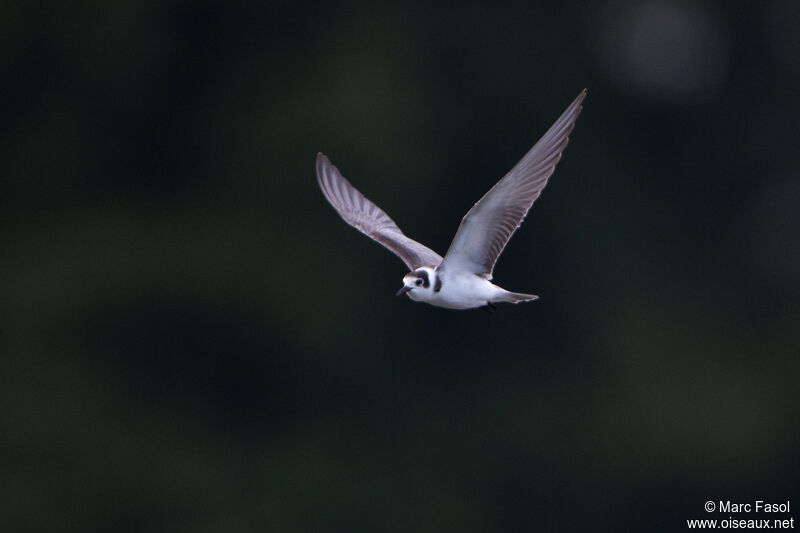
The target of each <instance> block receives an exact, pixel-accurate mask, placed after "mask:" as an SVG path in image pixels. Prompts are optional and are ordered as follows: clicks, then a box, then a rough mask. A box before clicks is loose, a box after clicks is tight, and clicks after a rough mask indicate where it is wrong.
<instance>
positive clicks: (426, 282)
mask: <svg viewBox="0 0 800 533" xmlns="http://www.w3.org/2000/svg"><path fill="white" fill-rule="evenodd" d="M414 275H415V276H416V277H417V278H419V279H421V280H422V286H423V287H425V288H426V289H427V288H428V287H430V286H431V281H430V279H429V278H428V273H427V272H426V271H424V270H417V271H415V272H414Z"/></svg>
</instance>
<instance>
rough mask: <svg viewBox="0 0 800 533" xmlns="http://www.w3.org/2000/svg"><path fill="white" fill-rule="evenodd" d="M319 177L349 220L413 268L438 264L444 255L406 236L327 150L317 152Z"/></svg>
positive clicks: (344, 216)
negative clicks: (329, 157) (329, 155)
mask: <svg viewBox="0 0 800 533" xmlns="http://www.w3.org/2000/svg"><path fill="white" fill-rule="evenodd" d="M317 181H318V182H319V186H320V188H321V189H322V194H324V195H325V198H327V199H328V202H330V204H331V205H332V206H333V208H334V209H336V211H338V213H339V215H341V217H342V218H343V219H344V221H345V222H347V223H348V224H350V225H351V226H353V227H354V228H356V229H357V230H358V231H360V232H361V233H363V234H364V235H366V236H367V237H369V238H371V239H373V240H375V241H377V242H379V243H381V244H382V245H384V246H385V247H386V248H388V249H389V250H390V251H392V252H393V253H394V254H395V255H397V256H398V257H399V258H400V259H402V260H403V262H404V263H405V264H406V266H408V268H409V269H411V270H416V269H418V268H419V267H422V266H428V267H433V268H436V267H437V266H439V263H441V262H442V256H440V255H439V254H437V253H436V252H434V251H433V250H431V249H430V248H428V247H427V246H424V245H422V244H420V243H418V242H417V241H415V240H413V239H409V238H408V237H406V236H405V235H404V234H403V232H402V231H400V228H399V227H398V226H397V224H395V223H394V220H392V219H391V218H389V215H387V214H386V213H385V212H384V211H383V210H382V209H381V208H380V207H378V206H377V205H375V204H374V203H372V202H370V201H369V200H368V199H367V198H366V197H365V196H364V195H363V194H361V193H360V192H358V190H357V189H356V188H355V187H353V186H352V185H350V182H349V181H347V180H346V179H345V178H344V176H342V174H341V172H339V169H338V168H336V167H335V166H333V164H332V163H331V162H330V160H329V159H328V158H327V156H325V155H324V154H321V153H319V154H317Z"/></svg>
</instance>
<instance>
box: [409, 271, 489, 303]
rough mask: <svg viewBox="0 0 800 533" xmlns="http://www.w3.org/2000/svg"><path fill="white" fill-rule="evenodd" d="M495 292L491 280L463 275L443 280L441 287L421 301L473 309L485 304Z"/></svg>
mask: <svg viewBox="0 0 800 533" xmlns="http://www.w3.org/2000/svg"><path fill="white" fill-rule="evenodd" d="M495 292H496V287H495V286H494V285H492V283H491V282H489V281H487V280H485V279H483V278H479V277H477V276H469V277H466V276H465V277H459V278H455V279H447V280H443V282H442V289H441V290H440V291H439V292H434V293H433V294H432V295H431V296H430V297H429V298H426V299H425V300H422V301H425V302H426V303H429V304H431V305H435V306H437V307H445V308H447V309H473V308H475V307H482V306H484V305H486V302H487V301H489V300H491V299H492V298H493V297H494V295H495Z"/></svg>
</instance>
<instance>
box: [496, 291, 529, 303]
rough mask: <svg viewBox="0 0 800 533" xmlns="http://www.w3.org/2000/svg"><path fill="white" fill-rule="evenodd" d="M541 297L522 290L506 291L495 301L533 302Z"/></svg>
mask: <svg viewBox="0 0 800 533" xmlns="http://www.w3.org/2000/svg"><path fill="white" fill-rule="evenodd" d="M538 299H539V297H538V296H536V295H535V294H525V293H522V292H508V291H506V292H504V293H503V294H501V295H500V296H498V297H497V298H495V299H494V300H492V301H493V302H508V303H511V304H518V303H520V302H532V301H533V300H538Z"/></svg>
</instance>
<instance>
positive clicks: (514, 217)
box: [317, 89, 586, 311]
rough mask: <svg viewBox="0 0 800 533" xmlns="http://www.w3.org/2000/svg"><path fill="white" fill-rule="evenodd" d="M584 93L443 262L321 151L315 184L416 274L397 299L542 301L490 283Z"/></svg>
mask: <svg viewBox="0 0 800 533" xmlns="http://www.w3.org/2000/svg"><path fill="white" fill-rule="evenodd" d="M584 98H586V89H584V90H583V91H581V93H580V94H579V95H578V97H577V98H575V100H573V102H572V103H571V104H570V105H569V107H567V109H566V110H565V111H564V113H562V114H561V116H560V117H558V120H556V122H555V123H554V124H553V125H552V126H551V127H550V129H549V130H547V133H545V134H544V136H543V137H542V138H541V139H539V142H537V143H536V144H535V145H534V147H533V148H531V150H530V151H529V152H528V153H527V154H525V157H523V158H522V159H521V160H520V162H519V163H517V164H516V166H515V167H514V168H512V169H511V171H510V172H509V173H508V174H506V175H505V176H504V177H503V179H501V180H500V181H498V182H497V183H496V184H495V186H494V187H492V188H491V189H490V190H489V192H487V193H486V194H485V195H484V196H483V198H481V199H480V200H478V203H476V204H475V205H474V206H472V209H470V210H469V212H468V213H467V214H466V215H465V216H464V218H463V219H462V220H461V225H460V226H459V227H458V231H456V235H455V237H453V241H452V242H451V243H450V248H449V249H448V250H447V253H446V254H445V256H444V258H442V256H440V255H439V254H437V253H436V252H434V251H433V250H431V249H430V248H428V247H427V246H425V245H423V244H420V243H418V242H417V241H415V240H413V239H410V238H409V237H406V235H405V234H404V233H403V232H402V231H401V230H400V228H399V227H398V226H397V224H395V222H394V221H393V220H392V219H391V218H389V215H387V214H386V213H385V212H384V211H383V210H382V209H381V208H380V207H378V206H377V205H375V204H374V203H372V202H371V201H370V200H368V199H367V198H366V197H365V196H364V195H363V194H361V193H360V192H359V191H358V190H357V189H356V188H355V187H353V186H352V185H351V184H350V182H349V181H347V180H346V179H345V178H344V176H342V174H341V173H340V172H339V169H337V168H336V167H335V166H333V164H332V163H331V162H330V160H329V159H328V158H327V157H326V156H325V155H324V154H322V153H319V154H317V181H318V182H319V186H320V188H321V189H322V193H323V194H324V195H325V198H327V200H328V202H330V204H331V205H332V206H333V208H334V209H336V211H337V212H338V213H339V215H340V216H341V217H342V218H343V219H344V221H345V222H347V223H348V224H350V225H351V226H353V227H354V228H356V229H357V230H358V231H360V232H361V233H363V234H364V235H366V236H367V237H370V238H371V239H373V240H375V241H377V242H379V243H380V244H382V245H383V246H385V247H386V248H388V249H389V250H390V251H391V252H393V253H394V254H395V255H397V256H398V257H399V258H400V259H402V260H403V262H404V263H405V264H406V266H408V268H409V269H410V270H411V271H410V272H409V273H408V274H406V275H405V277H403V287H402V288H401V289H400V290H399V291H398V293H397V295H398V296H401V295H403V294H405V295H407V296H408V297H409V298H411V299H412V300H414V301H417V302H425V303H428V304H431V305H434V306H437V307H445V308H447V309H474V308H478V307H480V308H484V309H487V310H489V311H493V310H494V309H495V304H497V303H500V302H508V303H514V304H516V303H519V302H529V301H532V300H536V299H538V298H539V297H538V296H536V295H534V294H524V293H520V292H510V291H507V290H505V289H503V288H501V287H498V286H497V285H495V284H494V283H492V282H491V279H492V271H493V270H494V265H495V263H496V262H497V258H498V256H499V255H500V253H501V252H502V251H503V249H504V248H505V247H506V244H507V243H508V241H509V239H510V238H511V236H512V235H513V234H514V232H515V231H516V230H517V228H518V227H519V226H520V224H522V221H523V219H524V218H525V215H526V214H527V213H528V210H529V209H530V208H531V205H533V202H535V201H536V199H537V198H538V197H539V194H541V192H542V189H544V186H545V185H547V179H548V178H549V177H550V175H551V174H552V173H553V171H554V170H555V168H556V163H558V161H559V159H561V153H562V152H563V151H564V148H566V146H567V143H568V142H569V134H570V132H571V131H572V128H573V126H574V125H575V120H576V119H577V118H578V114H579V113H580V112H581V104H582V102H583V99H584Z"/></svg>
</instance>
